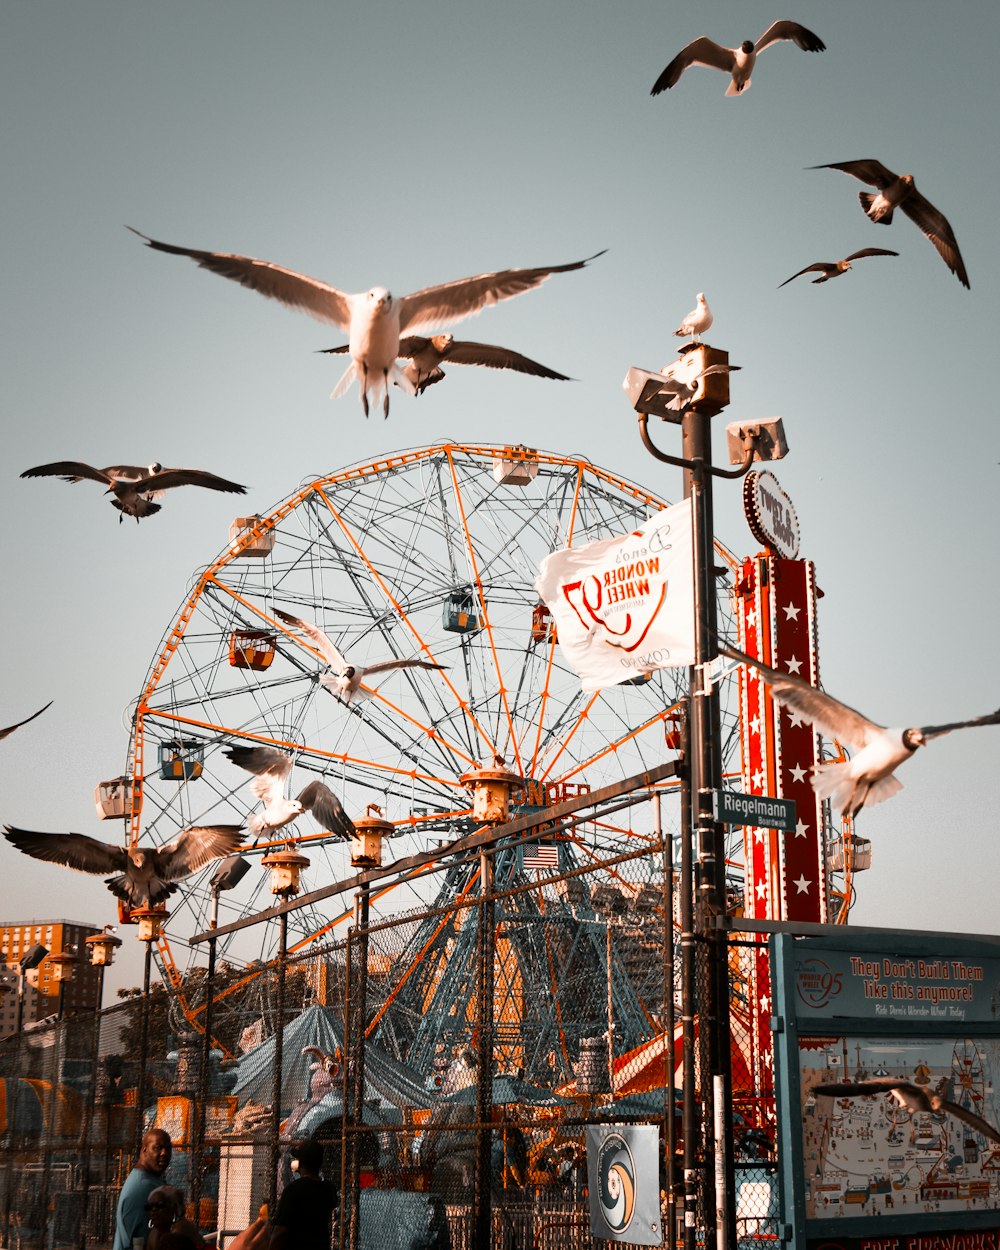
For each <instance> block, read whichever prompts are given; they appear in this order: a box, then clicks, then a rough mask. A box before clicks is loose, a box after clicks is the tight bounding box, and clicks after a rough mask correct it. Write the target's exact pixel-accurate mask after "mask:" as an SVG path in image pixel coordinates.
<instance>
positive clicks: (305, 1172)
mask: <svg viewBox="0 0 1000 1250" xmlns="http://www.w3.org/2000/svg"><path fill="white" fill-rule="evenodd" d="M291 1155H292V1170H293V1171H294V1172H296V1173H297V1179H296V1180H293V1181H292V1182H291V1184H289V1185H286V1186H285V1188H284V1189H283V1190H282V1191H281V1197H280V1198H279V1199H278V1209H277V1210H276V1211H275V1213H274V1219H273V1221H272V1224H271V1245H270V1250H330V1241H331V1235H332V1217H333V1213H334V1211H336V1209H337V1191H336V1190H335V1189H334V1187H333V1186H332V1185H331V1184H330V1183H329V1182H328V1181H325V1180H323V1177H322V1175H321V1172H322V1169H323V1147H322V1146H321V1145H320V1144H319V1142H317V1141H313V1140H312V1139H311V1138H309V1139H307V1140H306V1141H304V1142H301V1143H300V1144H299V1145H298V1146H293V1147H292V1150H291Z"/></svg>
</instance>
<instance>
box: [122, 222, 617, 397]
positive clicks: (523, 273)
mask: <svg viewBox="0 0 1000 1250" xmlns="http://www.w3.org/2000/svg"><path fill="white" fill-rule="evenodd" d="M128 229H129V230H132V233H133V234H137V235H139V238H140V239H143V240H145V242H146V243H147V244H148V245H149V246H150V247H152V248H155V249H156V250H157V251H159V252H171V253H173V254H174V255H176V256H188V257H190V258H191V260H193V261H196V262H197V264H198V265H199V266H200V267H201V268H202V269H208V270H209V271H211V272H212V273H217V274H219V275H221V276H222V277H223V278H231V279H232V280H233V281H234V282H238V283H239V284H240V286H245V287H249V289H250V290H252V291H257V292H258V293H259V294H260V295H266V296H268V297H269V298H271V299H276V300H278V301H280V302H281V303H282V304H286V305H287V306H288V307H290V308H296V309H298V310H299V311H300V312H304V313H308V314H309V315H310V316H311V317H316V318H317V319H318V320H320V321H327V322H330V323H331V324H333V325H335V326H339V327H340V329H341V330H346V331H347V333H348V335H349V340H350V341H349V343H348V351H349V353H350V357H351V363H350V365H349V366H348V367H347V370H346V372H345V373H344V375H343V377H342V378H341V379H340V381H339V382H338V383H337V385H336V386H335V387H334V389H333V392H332V395H331V398H332V399H337V398H338V397H339V396H341V395H342V394H343V393H344V392H345V391H346V390H347V388H348V387H349V386H350V385H351V383H352V382H353V381H354V380H355V378H357V380H358V385H359V387H360V389H361V407H362V408H363V409H364V414H365V416H366V417H367V416H368V393H369V391H372V392H373V393H375V394H377V393H378V392H379V391H382V392H384V399H383V403H382V411H383V413H384V414H385V416H388V415H389V383H390V382H395V383H396V385H397V386H399V387H401V388H402V390H404V391H406V393H407V394H408V395H412V394H414V393H415V388H414V385H413V383H412V382H411V381H410V380H409V378H407V377H406V375H405V373H404V372H403V371H402V370H401V369H400V368H399V367H398V366H397V364H396V358H397V357H398V356H399V354H400V351H399V339H400V335H401V334H403V333H404V332H405V331H407V330H410V331H413V332H417V331H420V330H428V329H430V328H431V327H432V326H442V325H450V324H452V323H453V322H456V321H461V320H462V318H463V317H471V316H473V315H474V314H475V313H478V312H481V311H482V309H484V308H486V307H488V306H489V305H490V304H497V303H499V302H500V301H501V300H506V299H512V298H513V297H514V296H515V295H521V294H522V293H523V292H525V291H530V290H533V289H534V288H535V287H537V286H541V284H542V283H543V282H544V281H545V280H546V278H549V277H551V276H552V274H554V273H569V272H570V271H571V270H574V269H582V268H583V267H584V266H585V265H587V264H588V263H589V262H590V261H592V260H596V259H597V257H598V256H603V255H604V253H603V252H597V253H595V255H594V256H588V257H587V259H586V260H577V261H572V262H571V263H570V264H568V265H545V266H540V267H539V268H536V269H500V270H497V271H496V272H494V273H481V274H477V275H476V276H475V277H472V278H458V279H457V280H456V281H454V282H444V283H441V284H440V285H439V286H429V287H424V288H423V289H422V290H419V291H414V292H413V293H412V294H410V295H403V296H401V297H400V298H399V299H395V298H394V297H393V296H392V295H391V294H390V292H389V291H387V290H386V289H385V287H382V286H373V287H372V288H371V289H370V290H368V291H363V292H360V293H358V294H350V293H348V292H346V291H339V290H338V289H337V288H336V287H334V286H330V285H329V283H327V282H321V281H320V280H319V279H318V278H310V277H308V276H307V275H306V274H302V273H296V272H295V271H294V270H293V269H284V268H283V267H282V266H281V265H275V264H272V263H271V262H270V261H266V260H255V259H254V258H253V257H252V256H238V255H236V254H233V253H228V252H203V251H198V250H197V249H195V248H188V247H175V246H174V245H173V244H172V243H160V242H158V241H157V240H156V239H151V238H149V237H148V236H147V235H145V234H142V233H141V232H140V231H138V230H135V229H133V227H132V226H129V227H128Z"/></svg>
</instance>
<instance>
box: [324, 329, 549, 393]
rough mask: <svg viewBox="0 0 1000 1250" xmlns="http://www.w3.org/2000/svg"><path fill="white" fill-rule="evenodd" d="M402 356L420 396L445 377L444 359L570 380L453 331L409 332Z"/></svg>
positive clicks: (336, 350) (340, 350)
mask: <svg viewBox="0 0 1000 1250" xmlns="http://www.w3.org/2000/svg"><path fill="white" fill-rule="evenodd" d="M349 350H350V344H348V343H345V344H344V345H343V346H342V347H327V348H325V349H324V351H325V352H326V353H327V354H328V355H343V354H344V353H345V352H347V351H349ZM398 354H399V356H400V357H401V358H403V359H405V360H409V361H410V363H409V364H408V365H407V366H406V368H405V369H404V370H403V373H404V375H405V376H406V378H407V379H408V380H409V382H410V383H411V385H412V386H413V389H414V392H415V394H417V395H422V394H423V393H424V391H426V390H427V388H428V387H429V386H433V385H434V383H435V382H441V381H442V380H443V379H444V370H443V369H442V368H441V364H442V362H443V361H445V360H447V361H450V362H451V363H452V364H453V365H485V367H486V368H487V369H513V370H515V371H516V372H517V373H530V374H531V375H532V376H533V377H536V378H553V379H554V380H555V381H557V382H569V381H570V380H571V379H570V378H568V377H567V376H566V374H565V373H556V371H555V369H550V368H548V366H547V365H540V364H539V363H538V361H537V360H529V359H528V357H527V356H522V355H521V353H520V352H515V351H511V349H510V348H509V347H494V346H493V344H492V343H463V342H458V341H457V340H456V339H454V338H453V337H452V336H451V335H450V334H447V333H443V334H434V335H432V336H431V337H430V338H421V337H420V336H419V335H415V334H414V335H409V336H407V337H406V338H402V339H400V340H399V353H398Z"/></svg>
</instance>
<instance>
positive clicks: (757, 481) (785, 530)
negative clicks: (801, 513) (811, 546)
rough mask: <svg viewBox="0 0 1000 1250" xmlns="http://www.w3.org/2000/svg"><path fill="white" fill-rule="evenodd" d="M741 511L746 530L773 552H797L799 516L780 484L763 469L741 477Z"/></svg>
mask: <svg viewBox="0 0 1000 1250" xmlns="http://www.w3.org/2000/svg"><path fill="white" fill-rule="evenodd" d="M743 511H744V513H745V515H746V519H747V524H748V525H749V526H750V533H751V534H753V536H754V538H756V539H757V541H758V542H760V543H763V544H764V546H765V547H766V548H767V549H768V550H769V551H771V552H773V553H774V554H775V555H779V556H785V557H786V558H787V559H789V560H794V559H795V557H796V556H797V555H798V554H799V518H798V516H797V515H796V512H795V505H794V504H793V503H792V501H791V499H790V498H789V497H788V495H787V494H786V493H785V491H784V490H783V489H782V486H781V483H780V482H779V481H778V479H777V478H776V477H775V476H774V474H773V473H769V472H768V471H767V470H766V469H764V470H762V471H761V472H757V473H748V474H747V475H746V477H745V478H744V479H743Z"/></svg>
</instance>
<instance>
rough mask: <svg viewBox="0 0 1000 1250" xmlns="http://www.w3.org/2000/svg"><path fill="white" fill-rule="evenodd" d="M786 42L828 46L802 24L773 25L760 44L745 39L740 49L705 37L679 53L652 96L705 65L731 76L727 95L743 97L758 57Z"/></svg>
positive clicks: (817, 48)
mask: <svg viewBox="0 0 1000 1250" xmlns="http://www.w3.org/2000/svg"><path fill="white" fill-rule="evenodd" d="M783 39H788V40H791V42H792V43H794V44H795V45H796V47H799V48H801V49H802V50H803V52H824V51H825V50H826V44H825V43H824V42H823V40H822V39H820V37H819V35H814V34H813V32H812V31H811V30H807V29H806V27H805V26H800V25H799V23H798V22H787V21H782V22H772V23H771V25H770V26H768V28H767V30H765V31H764V33H763V34H762V35H761V37H760V38H759V39H758V40H757V42H756V43H754V42H753V41H752V40H750V39H744V41H743V42H742V43H741V44H740V46H739V47H738V48H725V47H723V46H722V44H719V43H716V42H715V41H714V40H713V39H709V38H707V36H705V35H702V36H701V37H700V38H698V39H695V40H694V42H693V43H689V44H688V45H687V47H686V48H682V49H681V51H680V52H678V53H677V55H676V56H675V57H674V59H673V60H672V61H671V62H670V64H669V65H668V66H667V68H666V69H665V70H664V71H663V73H662V74H661V75H660V76H659V78H657V80H656V82H654V83H653V89H652V90H651V91H650V93H649V94H650V95H659V94H660V92H661V91H669V90H670V88H671V87H673V86H676V84H677V82H678V81H679V79H680V76H681V74H683V73H684V71H685V70H686V69H688V68H689V67H690V66H692V65H705V66H707V67H708V68H709V69H721V70H722V71H723V73H725V74H729V76H730V83H729V86H728V87H727V88H726V95H740V94H742V92H744V91H746V89H747V88H748V87H749V86H750V75H751V74H752V73H753V67H754V65H755V64H756V63H757V57H758V56H759V55H760V54H761V53H762V52H763V51H764V49H765V48H767V47H770V45H771V44H772V43H779V42H780V41H781V40H783Z"/></svg>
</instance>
